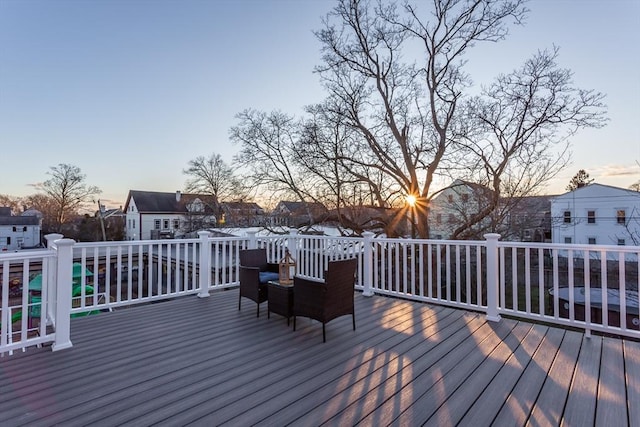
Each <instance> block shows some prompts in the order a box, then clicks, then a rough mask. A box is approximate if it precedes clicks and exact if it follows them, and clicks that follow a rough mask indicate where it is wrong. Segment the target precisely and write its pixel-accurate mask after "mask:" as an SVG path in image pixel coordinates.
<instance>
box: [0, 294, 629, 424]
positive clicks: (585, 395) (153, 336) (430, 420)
mask: <svg viewBox="0 0 640 427" xmlns="http://www.w3.org/2000/svg"><path fill="white" fill-rule="evenodd" d="M237 292H238V291H237V290H230V291H223V292H217V293H212V295H211V297H210V298H206V299H198V298H197V297H195V296H192V297H186V298H182V299H179V300H174V301H168V302H164V303H159V304H152V305H148V306H144V307H135V308H130V309H124V310H120V311H117V312H113V313H104V314H100V315H96V316H90V317H85V318H77V319H73V320H72V340H73V344H74V346H73V348H71V349H68V350H63V351H59V352H55V353H53V352H51V349H50V348H43V349H33V350H30V351H28V352H27V353H17V354H14V355H13V356H7V355H5V356H4V357H3V358H2V359H0V425H1V426H3V427H6V426H17V425H57V424H59V425H64V426H75V425H92V426H102V425H104V426H116V425H136V426H138V425H168V426H178V425H188V424H189V425H203V426H211V425H230V426H248V425H265V426H283V425H300V426H305V425H309V426H317V425H340V426H348V425H356V424H359V425H365V426H383V425H399V426H416V425H422V424H426V425H437V426H446V425H470V426H485V425H492V424H493V425H499V426H504V425H525V424H532V425H536V426H544V425H560V424H565V425H575V426H586V425H598V426H624V425H631V426H640V343H637V342H632V341H625V340H618V339H612V338H602V337H597V336H594V337H592V338H590V339H588V338H585V337H584V336H583V334H580V333H577V332H570V331H565V330H563V329H558V328H548V327H546V326H541V325H533V324H530V323H526V322H517V321H513V320H503V321H501V322H500V323H497V324H496V323H487V322H486V321H485V320H484V316H482V315H478V314H475V313H470V312H465V311H462V310H454V309H450V308H443V307H437V306H431V305H426V304H420V303H413V302H407V301H401V300H397V299H391V298H386V297H380V296H375V297H371V298H366V297H363V296H362V295H361V294H359V293H358V294H357V295H356V322H357V330H356V331H355V332H354V331H353V330H352V327H351V318H350V317H348V316H347V317H342V318H340V319H336V320H334V321H332V322H331V323H329V324H328V325H327V343H325V344H323V343H322V328H321V325H320V324H318V323H316V322H312V321H310V320H308V319H302V318H299V319H298V330H297V331H296V332H293V330H292V328H291V327H287V324H286V320H285V319H284V318H282V317H281V316H278V315H274V314H272V315H271V318H270V319H267V316H266V304H264V305H263V308H262V310H261V316H260V317H259V318H256V316H255V305H254V304H253V303H252V302H251V301H249V300H243V308H242V310H241V311H238V309H237V298H238V293H237Z"/></svg>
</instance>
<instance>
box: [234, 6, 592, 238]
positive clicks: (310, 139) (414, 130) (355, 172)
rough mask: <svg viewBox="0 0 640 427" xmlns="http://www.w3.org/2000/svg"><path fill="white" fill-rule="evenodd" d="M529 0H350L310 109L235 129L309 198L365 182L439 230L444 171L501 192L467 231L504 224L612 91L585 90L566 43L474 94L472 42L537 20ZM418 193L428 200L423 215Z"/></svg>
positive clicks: (326, 52)
mask: <svg viewBox="0 0 640 427" xmlns="http://www.w3.org/2000/svg"><path fill="white" fill-rule="evenodd" d="M524 3H525V1H524V0H477V1H473V2H468V1H463V0H432V3H431V6H430V7H428V5H425V4H422V3H421V4H420V7H418V6H416V5H414V4H412V3H410V2H405V3H403V4H402V5H398V4H397V3H385V2H382V1H367V0H339V2H338V5H337V6H336V8H335V9H334V10H333V11H332V12H331V13H329V14H328V15H327V17H326V18H325V20H324V26H323V27H324V28H323V29H322V30H320V31H318V32H317V33H316V35H317V37H318V39H319V40H320V42H321V43H322V53H323V56H322V65H320V66H318V67H317V68H316V72H317V73H318V74H319V76H320V78H321V80H322V83H323V85H324V87H325V88H326V90H327V93H328V95H327V98H326V100H325V101H324V102H323V103H322V104H319V105H316V106H313V107H309V108H308V109H307V113H308V114H309V115H310V116H311V117H310V119H308V120H295V119H293V118H292V117H287V116H284V115H282V114H276V113H274V114H272V115H267V114H264V113H259V112H255V111H253V112H244V113H242V114H241V115H240V116H239V118H240V119H241V124H240V126H238V127H235V128H234V129H233V130H232V134H233V135H234V139H235V141H238V142H241V143H242V144H243V145H244V146H245V148H246V150H243V152H242V156H243V158H244V159H245V164H247V165H248V164H251V165H252V167H253V168H256V169H255V170H254V179H256V182H262V183H267V184H268V185H269V186H270V188H271V189H273V190H275V191H288V192H293V193H294V194H295V195H297V196H298V197H299V198H300V199H304V198H306V197H310V198H314V197H317V196H318V189H321V192H322V194H321V196H322V197H325V198H326V197H328V196H329V197H330V198H332V199H333V201H334V206H335V207H338V206H341V205H342V204H344V205H348V203H347V202H348V200H350V199H351V200H354V199H355V200H357V194H359V193H360V194H361V193H362V192H365V194H370V198H371V200H373V201H374V202H375V204H376V206H379V207H385V206H395V207H400V206H403V205H404V206H403V209H404V211H403V212H402V215H404V216H405V217H406V218H409V217H411V218H412V219H415V221H414V224H413V225H414V227H415V229H416V231H417V235H418V236H420V237H429V222H428V220H429V204H430V201H431V200H432V199H433V198H434V197H435V196H436V195H437V194H438V192H439V191H440V188H438V186H437V184H439V183H438V180H440V181H441V182H445V181H448V180H453V179H456V178H460V179H464V180H466V181H470V182H474V183H477V184H480V185H484V186H486V187H488V188H489V190H490V191H488V192H487V194H489V195H490V196H489V198H488V200H487V201H486V204H484V205H483V206H482V209H480V211H479V212H476V213H475V214H473V213H470V214H469V215H468V216H466V217H465V218H464V221H463V222H462V223H461V224H460V226H459V227H458V228H457V229H456V230H455V231H454V233H453V235H454V237H456V238H462V237H465V236H467V235H469V231H470V230H476V231H474V233H477V232H480V231H483V230H485V229H487V228H486V224H487V219H490V221H489V223H490V224H493V225H490V226H489V228H488V230H491V229H496V227H497V226H498V224H500V223H501V222H502V219H501V218H500V217H504V216H506V215H508V209H506V206H507V205H508V204H506V203H505V202H504V200H505V198H506V197H510V198H511V199H512V200H513V201H514V203H515V201H517V200H519V198H522V197H523V196H525V195H528V194H535V193H536V191H537V190H538V189H539V188H540V186H541V185H542V184H543V183H544V182H546V181H547V180H549V179H551V178H552V177H553V176H554V175H555V174H557V172H558V171H559V170H560V168H562V167H563V166H564V165H565V164H566V161H567V158H568V155H567V153H568V152H567V151H566V147H567V143H568V137H569V136H571V135H572V134H573V133H574V132H575V131H576V130H578V129H580V128H582V127H588V126H595V127H597V126H601V125H603V123H604V119H603V114H604V105H603V104H602V103H601V100H602V97H603V96H602V95H601V94H599V93H595V92H592V91H584V90H580V89H577V88H575V87H573V85H572V82H571V77H572V76H571V72H570V71H568V70H564V69H561V68H559V67H558V66H557V64H556V62H555V59H556V56H557V50H554V51H552V52H547V51H544V52H539V53H538V54H537V55H534V57H533V58H532V59H530V60H529V61H527V62H526V63H525V65H524V66H523V67H522V68H520V69H518V70H516V71H514V72H512V73H510V74H507V75H503V76H499V77H498V78H497V79H496V80H495V83H494V84H492V85H491V86H489V87H488V88H486V89H484V90H483V91H482V93H481V95H479V96H477V97H471V95H470V91H469V88H470V86H471V85H472V82H471V79H470V76H469V75H467V73H466V71H465V64H466V61H465V57H464V55H465V53H466V52H467V51H468V50H469V49H471V48H472V47H473V46H474V45H477V44H478V43H479V42H498V41H500V40H502V39H503V38H505V37H506V35H507V33H508V28H507V26H508V24H510V23H512V22H513V23H515V24H520V23H521V22H522V20H523V19H524V18H525V16H526V13H527V10H526V9H525V8H524ZM417 47H418V48H421V49H422V53H421V54H420V55H418V56H415V55H416V53H415V52H416V51H417V49H416V48H417ZM239 130H240V132H238V131H239ZM248 160H251V162H248ZM408 195H411V196H413V197H415V198H416V199H417V203H416V206H417V208H416V209H415V211H413V213H414V214H415V215H410V212H412V210H411V209H409V206H408V204H407V203H405V202H404V201H405V197H406V196H408ZM498 207H501V208H502V209H501V210H498V209H497V208H498ZM481 223H482V226H479V225H480V224H481ZM478 230H480V231H478Z"/></svg>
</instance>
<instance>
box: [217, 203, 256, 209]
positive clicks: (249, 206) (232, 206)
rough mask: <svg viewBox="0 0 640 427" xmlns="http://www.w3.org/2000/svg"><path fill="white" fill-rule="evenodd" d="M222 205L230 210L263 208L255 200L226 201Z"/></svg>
mask: <svg viewBox="0 0 640 427" xmlns="http://www.w3.org/2000/svg"><path fill="white" fill-rule="evenodd" d="M220 205H221V206H222V207H223V208H227V209H229V210H262V208H261V207H260V205H259V204H257V203H255V202H224V203H220Z"/></svg>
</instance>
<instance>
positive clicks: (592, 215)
mask: <svg viewBox="0 0 640 427" xmlns="http://www.w3.org/2000/svg"><path fill="white" fill-rule="evenodd" d="M587 223H588V224H595V223H596V211H587Z"/></svg>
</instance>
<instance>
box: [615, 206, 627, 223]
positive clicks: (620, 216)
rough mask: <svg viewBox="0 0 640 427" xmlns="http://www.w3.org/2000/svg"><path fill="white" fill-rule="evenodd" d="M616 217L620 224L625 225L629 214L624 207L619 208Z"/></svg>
mask: <svg viewBox="0 0 640 427" xmlns="http://www.w3.org/2000/svg"><path fill="white" fill-rule="evenodd" d="M616 218H617V219H618V224H622V225H625V224H626V223H627V214H626V212H625V210H624V209H618V211H617V212H616Z"/></svg>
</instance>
